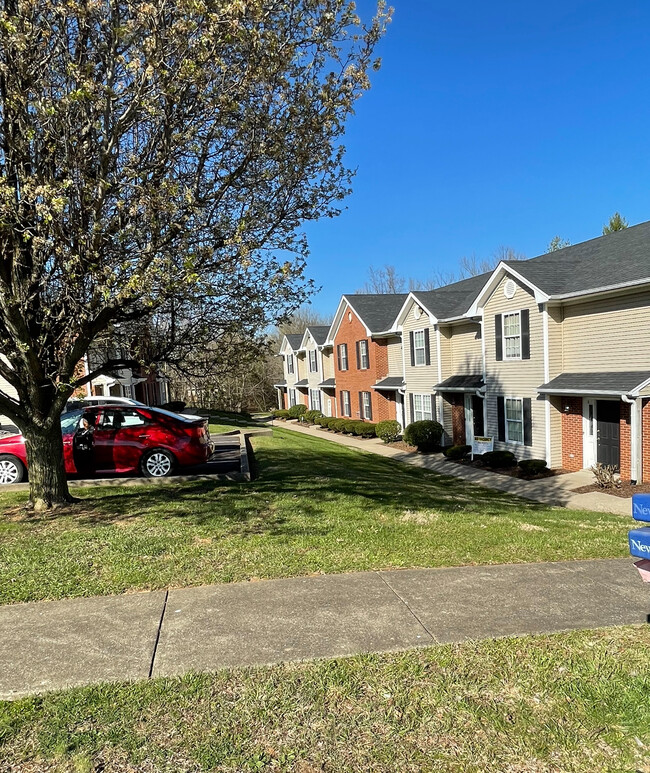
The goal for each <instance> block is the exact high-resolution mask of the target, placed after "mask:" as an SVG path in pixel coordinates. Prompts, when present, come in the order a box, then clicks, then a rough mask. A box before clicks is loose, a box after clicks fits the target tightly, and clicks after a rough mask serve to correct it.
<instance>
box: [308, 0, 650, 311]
mask: <svg viewBox="0 0 650 773" xmlns="http://www.w3.org/2000/svg"><path fill="white" fill-rule="evenodd" d="M392 5H393V6H394V8H395V13H394V17H393V22H392V24H391V25H390V26H389V29H388V32H387V35H386V37H385V38H384V40H383V41H382V43H381V45H380V50H379V54H380V56H381V57H382V62H383V64H382V69H381V70H380V71H379V72H378V73H375V74H374V75H373V80H372V89H371V90H370V91H369V92H368V93H367V94H366V95H364V97H362V99H361V100H360V101H359V102H358V103H357V111H356V115H355V116H354V117H353V118H352V120H351V121H350V123H349V127H348V131H347V135H346V142H345V144H346V146H347V149H348V153H347V162H348V165H349V166H351V167H354V168H356V169H357V170H358V171H357V176H356V178H355V180H354V183H353V187H354V192H353V194H352V195H351V196H350V197H349V198H348V199H347V200H346V202H345V204H346V206H347V209H346V211H345V212H344V213H343V214H342V215H341V216H340V217H339V218H337V219H334V220H323V221H320V222H318V223H316V224H311V225H310V226H309V227H308V229H307V233H308V236H309V240H310V245H311V251H312V252H311V257H310V260H309V275H310V276H311V277H313V278H314V279H315V280H316V282H317V284H319V285H322V290H321V292H320V293H319V294H318V295H316V296H315V297H314V298H313V307H314V308H315V309H316V310H318V311H321V312H322V313H324V314H333V313H334V310H335V307H336V303H337V302H338V299H339V297H340V295H341V294H342V293H345V292H353V291H354V290H356V289H358V288H359V286H361V285H362V284H363V283H364V282H365V280H366V275H367V268H368V266H369V265H371V264H373V265H376V266H381V265H383V264H386V263H392V264H395V265H396V266H398V267H399V268H400V270H401V271H402V272H403V273H405V274H407V275H411V276H417V277H422V278H424V277H427V276H430V275H432V274H434V273H436V271H439V270H448V269H452V270H453V269H455V268H456V267H457V263H458V260H459V258H460V257H461V256H463V255H471V254H476V255H477V257H479V258H481V257H488V256H490V255H492V254H493V253H494V252H495V251H496V250H497V248H498V247H499V246H500V245H508V246H512V247H513V248H514V249H516V250H517V251H519V252H522V253H524V254H525V255H526V256H527V257H534V256H536V255H539V254H541V253H543V252H545V251H546V245H547V244H548V242H549V241H550V239H551V238H552V237H553V236H554V235H555V234H559V235H561V236H562V237H565V238H568V239H570V240H571V242H572V243H574V244H575V243H576V242H579V241H584V240H585V239H590V238H592V237H595V236H599V235H600V233H601V229H602V226H603V223H604V222H605V221H607V220H608V219H609V216H610V215H611V214H612V213H613V212H614V211H615V210H619V211H620V212H621V213H622V214H623V215H624V216H625V217H626V218H627V219H628V221H629V223H630V224H635V223H638V222H642V221H644V220H648V219H650V99H649V97H650V88H649V79H650V3H649V2H647V0H646V2H640V1H639V0H625V1H624V2H619V3H613V2H611V0H610V1H609V2H604V0H589V2H587V1H586V0H582V1H581V0H546V1H545V2H543V3H532V2H526V1H525V0H523V1H522V0H507V1H506V0H495V1H494V2H485V0H472V1H471V2H449V1H448V2H445V3H441V2H434V0H394V2H393V3H392ZM358 8H359V10H360V11H361V13H362V14H365V15H366V16H367V15H368V14H369V13H371V9H372V3H371V2H370V1H369V0H360V2H358Z"/></svg>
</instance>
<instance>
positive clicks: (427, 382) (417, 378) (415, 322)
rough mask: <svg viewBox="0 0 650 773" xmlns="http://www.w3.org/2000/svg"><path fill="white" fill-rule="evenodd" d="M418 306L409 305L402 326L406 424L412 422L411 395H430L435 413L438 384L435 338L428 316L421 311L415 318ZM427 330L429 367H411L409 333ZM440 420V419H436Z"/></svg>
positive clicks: (415, 304)
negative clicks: (435, 392)
mask: <svg viewBox="0 0 650 773" xmlns="http://www.w3.org/2000/svg"><path fill="white" fill-rule="evenodd" d="M417 308H420V307H418V304H417V303H415V302H413V303H411V308H410V309H409V310H408V314H407V316H406V319H405V320H404V323H403V326H402V346H403V347H404V381H405V382H406V387H405V391H406V397H405V400H404V403H405V405H404V410H405V414H406V423H407V424H410V423H411V422H412V421H413V417H412V416H411V401H410V397H409V396H410V395H411V394H429V395H431V401H432V407H433V410H434V413H435V407H434V406H435V395H434V392H433V387H434V385H435V384H437V383H438V348H437V343H436V341H437V336H436V331H435V328H434V326H433V325H431V324H430V319H429V315H428V314H427V313H426V312H425V311H424V310H423V309H422V311H421V314H420V317H419V319H418V318H416V316H415V310H416V309H417ZM424 329H428V330H429V354H430V361H431V364H430V365H415V366H413V365H411V340H410V333H411V332H413V331H416V330H424ZM438 418H440V417H438Z"/></svg>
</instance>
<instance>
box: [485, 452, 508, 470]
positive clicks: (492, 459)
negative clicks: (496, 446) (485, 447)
mask: <svg viewBox="0 0 650 773" xmlns="http://www.w3.org/2000/svg"><path fill="white" fill-rule="evenodd" d="M481 461H482V462H483V464H484V465H485V466H486V467H490V468H491V469H493V470H495V469H499V468H502V467H514V466H515V465H516V464H517V460H516V459H515V455H514V454H513V453H511V452H510V451H488V452H487V454H483V456H482V457H481Z"/></svg>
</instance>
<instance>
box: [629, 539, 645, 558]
mask: <svg viewBox="0 0 650 773" xmlns="http://www.w3.org/2000/svg"><path fill="white" fill-rule="evenodd" d="M630 542H631V543H632V547H633V548H634V549H635V550H638V551H639V552H641V553H647V554H648V555H649V556H650V545H644V544H643V542H639V541H638V540H636V539H631V540H630Z"/></svg>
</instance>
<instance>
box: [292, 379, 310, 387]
mask: <svg viewBox="0 0 650 773" xmlns="http://www.w3.org/2000/svg"><path fill="white" fill-rule="evenodd" d="M294 386H297V387H306V386H309V381H307V379H306V378H301V379H300V381H296V383H295V384H294Z"/></svg>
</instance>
